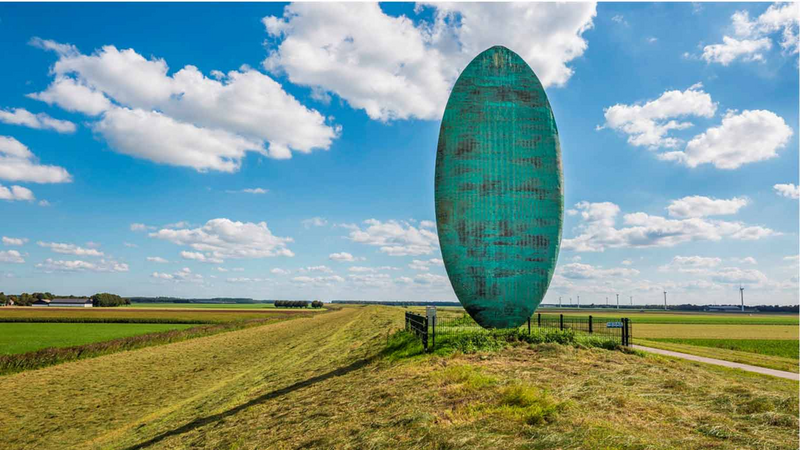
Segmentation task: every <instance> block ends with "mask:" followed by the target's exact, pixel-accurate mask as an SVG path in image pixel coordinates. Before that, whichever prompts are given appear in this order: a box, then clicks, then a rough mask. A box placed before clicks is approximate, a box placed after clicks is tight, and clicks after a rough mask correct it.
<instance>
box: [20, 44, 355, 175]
mask: <svg viewBox="0 0 800 450" xmlns="http://www.w3.org/2000/svg"><path fill="white" fill-rule="evenodd" d="M32 43H33V44H34V45H36V46H39V47H42V48H46V49H51V50H54V51H56V53H57V55H58V60H57V61H56V63H55V65H54V66H53V67H52V70H51V72H52V74H53V75H54V78H55V79H54V81H53V84H51V86H50V87H49V88H48V89H47V90H46V91H44V92H42V93H36V94H30V95H29V96H30V97H31V98H35V99H39V100H42V101H45V102H48V103H50V104H53V103H54V104H58V105H59V106H62V107H64V108H65V109H68V110H72V111H80V112H83V113H85V114H88V115H92V116H98V115H99V117H100V120H99V122H95V123H94V124H93V128H94V129H95V131H97V132H98V133H99V134H100V135H102V136H103V137H105V138H106V140H107V141H108V142H109V144H110V145H111V147H112V148H113V149H114V150H117V151H119V152H121V153H125V154H128V155H131V156H135V157H140V158H144V159H148V160H151V161H155V162H158V163H164V164H171V165H176V166H185V167H191V168H194V169H196V170H198V171H207V170H218V171H224V172H234V171H236V170H238V169H239V167H240V166H241V160H242V159H243V158H244V156H245V154H246V153H247V152H256V153H262V154H266V155H268V156H270V157H272V158H277V159H286V158H291V156H292V152H293V151H297V152H301V153H310V152H311V151H313V150H315V149H323V150H327V149H328V148H329V147H330V146H331V144H332V142H333V140H334V139H336V138H337V137H338V135H339V127H336V126H331V125H329V124H328V123H327V119H326V118H325V117H324V116H323V115H322V114H320V113H319V112H318V111H316V110H313V109H309V108H306V107H305V106H304V105H302V104H301V103H300V102H299V101H297V99H295V98H294V97H293V96H291V95H290V94H288V93H287V92H286V91H284V90H283V88H282V86H281V85H280V84H279V83H278V82H276V81H275V80H274V79H272V78H270V77H269V76H267V75H265V74H263V73H261V72H258V71H256V70H253V69H250V68H249V67H246V66H242V68H241V69H240V70H238V71H236V70H234V71H230V72H228V73H227V74H225V75H224V76H222V77H219V76H217V77H216V79H215V78H208V77H206V76H205V75H203V74H202V73H201V72H200V71H199V70H198V69H197V68H196V67H194V66H191V65H187V66H185V67H184V68H183V69H181V70H179V71H177V72H175V73H174V74H172V75H168V71H169V67H168V66H167V63H166V61H164V60H163V59H158V58H153V59H149V60H148V59H146V58H144V57H143V56H142V55H140V54H138V53H136V51H134V50H133V49H126V50H119V49H117V48H116V47H114V46H111V45H107V46H104V47H102V48H101V49H99V50H97V51H95V52H94V53H93V54H91V55H84V54H81V53H80V52H79V51H78V50H77V49H76V48H75V47H74V46H69V45H65V44H58V43H55V42H52V41H44V40H41V39H34V40H33V41H32ZM215 73H217V75H219V72H215ZM109 100H113V101H114V102H115V103H114V104H112V103H110V102H109Z"/></svg>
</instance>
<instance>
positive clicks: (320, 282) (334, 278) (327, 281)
mask: <svg viewBox="0 0 800 450" xmlns="http://www.w3.org/2000/svg"><path fill="white" fill-rule="evenodd" d="M292 281H293V282H295V283H297V284H301V285H313V286H333V285H334V284H337V283H343V282H344V278H342V277H340V276H339V275H331V276H323V277H309V276H299V277H294V278H292Z"/></svg>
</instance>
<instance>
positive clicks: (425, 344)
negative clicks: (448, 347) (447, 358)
mask: <svg viewBox="0 0 800 450" xmlns="http://www.w3.org/2000/svg"><path fill="white" fill-rule="evenodd" d="M422 327H423V328H424V329H425V333H423V334H422V347H423V348H424V349H425V351H426V352H427V351H428V318H427V317H425V318H423V319H422Z"/></svg>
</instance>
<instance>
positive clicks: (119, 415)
mask: <svg viewBox="0 0 800 450" xmlns="http://www.w3.org/2000/svg"><path fill="white" fill-rule="evenodd" d="M400 326H402V313H401V310H398V309H397V308H385V307H376V306H370V307H358V308H350V307H348V308H343V309H341V310H338V311H333V312H329V313H327V314H320V315H317V314H314V315H310V316H308V317H301V318H298V319H296V320H290V321H283V322H278V323H274V324H270V325H265V326H259V327H254V328H248V329H243V330H239V331H233V332H228V333H223V334H218V335H214V336H208V337H203V338H197V339H193V340H190V341H184V342H178V343H174V344H169V345H162V346H158V347H150V348H144V349H140V350H134V351H128V352H123V353H118V354H113V355H107V356H102V357H98V358H93V359H88V360H80V361H75V362H71V363H66V364H61V365H58V366H53V367H49V368H45V369H41V370H36V371H29V372H23V373H19V374H14V375H8V376H5V377H2V378H0V410H2V411H3V414H2V415H0V442H3V443H4V444H5V445H6V446H8V447H10V448H20V449H28V448H30V449H34V448H55V447H59V448H123V449H135V448H213V449H232V448H237V449H252V448H277V449H284V448H286V449H288V448H324V449H328V448H375V449H379V448H387V449H388V448H392V449H394V448H407V449H412V448H413V449H417V448H432V449H434V448H435V449H462V448H463V449H483V448H486V449H490V448H491V449H496V448H520V449H521V448H526V449H536V448H564V449H567V448H587V449H595V448H606V449H673V448H687V449H693V448H698V449H699V448H715V449H739V448H754V449H755V448H758V449H770V448H772V449H796V448H797V445H798V440H797V434H798V420H797V414H798V411H797V404H798V393H797V383H796V382H791V381H789V380H783V379H777V378H771V377H767V376H761V375H754V374H748V373H744V372H740V371H734V370H727V369H723V368H717V367H712V366H706V365H702V364H697V363H688V362H685V361H679V360H673V359H669V358H660V357H657V356H641V355H637V354H625V353H622V352H619V351H609V350H602V349H580V348H574V347H571V346H562V345H558V344H541V345H527V344H525V345H519V346H515V347H511V348H507V349H505V350H500V351H498V352H489V353H478V354H468V355H464V354H459V353H457V354H453V355H449V356H436V355H433V356H432V355H418V356H411V357H408V356H402V355H408V354H409V353H410V354H413V353H415V352H414V351H409V349H408V348H406V347H402V346H400V345H395V343H396V341H397V338H396V337H393V336H391V335H390V330H391V329H392V328H397V327H400ZM400 342H401V344H403V341H400ZM414 344H416V343H415V342H414ZM403 345H406V346H408V345H409V344H408V342H405V343H404V344H403ZM416 345H418V344H416ZM412 350H413V349H412ZM76 417H80V420H75V418H76ZM44 418H46V420H44Z"/></svg>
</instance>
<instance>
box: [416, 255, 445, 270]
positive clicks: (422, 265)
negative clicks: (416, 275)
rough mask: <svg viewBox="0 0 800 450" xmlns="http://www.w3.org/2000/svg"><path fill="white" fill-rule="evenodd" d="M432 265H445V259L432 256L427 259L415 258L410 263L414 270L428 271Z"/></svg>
mask: <svg viewBox="0 0 800 450" xmlns="http://www.w3.org/2000/svg"><path fill="white" fill-rule="evenodd" d="M431 265H434V266H444V261H442V260H441V259H438V258H431V259H429V260H427V261H422V260H419V259H415V260H413V261H412V262H411V264H409V265H408V267H409V268H410V269H414V270H422V271H428V270H430V269H431Z"/></svg>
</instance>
